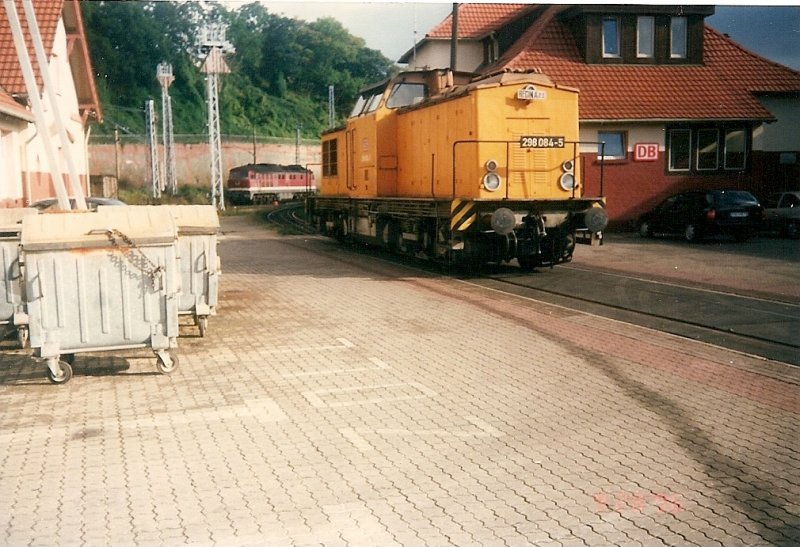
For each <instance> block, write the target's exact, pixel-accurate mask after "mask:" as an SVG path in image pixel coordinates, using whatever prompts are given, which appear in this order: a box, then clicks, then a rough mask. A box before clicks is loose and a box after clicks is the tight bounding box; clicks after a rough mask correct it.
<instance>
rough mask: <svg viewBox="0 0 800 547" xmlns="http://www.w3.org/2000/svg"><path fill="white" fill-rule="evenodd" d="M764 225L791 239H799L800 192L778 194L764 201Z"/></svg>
mask: <svg viewBox="0 0 800 547" xmlns="http://www.w3.org/2000/svg"><path fill="white" fill-rule="evenodd" d="M762 205H763V206H764V224H765V226H766V227H767V228H768V229H770V230H777V231H778V232H780V233H781V234H783V235H786V236H787V237H790V238H792V239H797V238H798V237H800V191H798V192H778V193H776V194H772V195H770V196H768V197H767V198H765V199H764V201H763V202H762Z"/></svg>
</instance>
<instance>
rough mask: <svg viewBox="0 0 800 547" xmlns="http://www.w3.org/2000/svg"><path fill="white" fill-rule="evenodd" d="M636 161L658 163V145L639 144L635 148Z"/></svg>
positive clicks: (634, 156) (634, 157)
mask: <svg viewBox="0 0 800 547" xmlns="http://www.w3.org/2000/svg"><path fill="white" fill-rule="evenodd" d="M633 160H634V161H658V144H656V143H639V144H636V145H634V147H633Z"/></svg>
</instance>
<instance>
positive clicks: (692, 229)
mask: <svg viewBox="0 0 800 547" xmlns="http://www.w3.org/2000/svg"><path fill="white" fill-rule="evenodd" d="M699 235H700V234H699V233H698V231H697V227H696V226H695V225H694V224H687V225H686V228H685V229H684V230H683V239H685V240H686V241H689V242H692V241H697V240H698V237H699Z"/></svg>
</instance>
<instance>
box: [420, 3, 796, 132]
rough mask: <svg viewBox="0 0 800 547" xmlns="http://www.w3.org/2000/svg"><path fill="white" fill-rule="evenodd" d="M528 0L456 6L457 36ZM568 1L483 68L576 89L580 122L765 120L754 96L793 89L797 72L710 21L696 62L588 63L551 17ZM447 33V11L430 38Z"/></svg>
mask: <svg viewBox="0 0 800 547" xmlns="http://www.w3.org/2000/svg"><path fill="white" fill-rule="evenodd" d="M530 6H531V5H529V4H465V5H462V7H461V8H460V10H459V36H461V37H462V38H473V39H479V38H480V37H481V36H485V35H488V33H490V32H491V31H492V30H494V29H497V28H499V27H500V26H502V25H504V24H506V23H508V22H510V21H512V20H514V19H516V18H518V17H520V16H521V15H522V14H523V11H522V10H523V9H524V8H526V7H527V8H529V7H530ZM568 7H569V6H558V5H551V6H549V7H547V8H546V9H545V10H544V11H543V12H542V14H541V15H540V16H539V17H538V18H537V19H536V20H535V21H534V23H533V24H532V25H531V26H530V27H529V28H528V29H527V30H526V32H525V33H524V34H523V35H522V36H521V37H520V39H519V40H518V41H517V42H516V43H515V44H514V45H513V46H512V47H511V48H510V49H509V50H508V51H506V53H505V54H504V55H503V56H502V57H501V58H500V59H499V60H498V61H497V62H496V63H495V64H493V65H492V66H490V67H486V68H485V69H484V70H483V71H484V72H486V73H491V72H496V71H499V70H532V69H537V70H541V72H543V73H544V74H547V75H548V76H550V78H551V79H552V80H553V81H554V82H556V83H557V84H560V85H565V86H569V87H575V88H578V89H579V90H580V92H581V93H580V99H579V101H580V113H581V119H582V120H674V119H678V120H770V119H773V116H772V114H771V113H770V112H769V111H767V110H766V109H765V108H764V107H763V106H762V105H761V104H760V103H759V102H758V100H757V98H756V94H758V93H765V92H798V91H800V72H797V71H795V70H792V69H790V68H787V67H785V66H782V65H780V64H777V63H774V62H772V61H769V60H767V59H764V58H762V57H759V56H758V55H755V54H753V53H751V52H749V51H747V50H745V49H744V48H742V47H741V46H739V45H738V44H736V43H735V42H733V41H732V40H730V39H729V38H727V37H725V36H723V35H722V34H720V33H718V32H717V31H715V30H713V29H711V28H709V27H706V29H705V34H704V39H705V50H704V63H703V64H702V65H681V66H679V65H669V66H666V65H651V66H648V65H603V64H587V63H585V62H584V60H583V57H582V56H581V55H580V53H579V51H578V46H577V44H576V43H575V40H574V38H573V35H572V34H571V33H570V31H569V29H568V28H567V26H566V25H564V24H562V23H561V22H560V21H559V20H558V17H557V16H558V14H559V13H560V12H562V11H564V10H565V9H567V8H568ZM481 17H483V19H481ZM462 19H463V20H464V21H465V23H464V28H463V30H462V23H461V21H462ZM449 31H450V17H448V18H447V19H445V21H443V22H442V23H441V24H440V25H439V26H437V27H436V28H434V29H433V31H431V33H430V34H429V36H437V37H438V36H439V34H443V35H448V36H449V34H447V33H449Z"/></svg>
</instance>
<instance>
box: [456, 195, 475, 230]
mask: <svg viewBox="0 0 800 547" xmlns="http://www.w3.org/2000/svg"><path fill="white" fill-rule="evenodd" d="M477 218H478V212H477V211H476V210H475V202H474V201H471V200H461V199H454V200H453V201H452V202H451V203H450V230H452V231H454V232H455V231H458V232H463V231H465V230H467V229H468V228H469V227H470V226H472V224H473V223H474V222H475V220H476V219H477Z"/></svg>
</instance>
